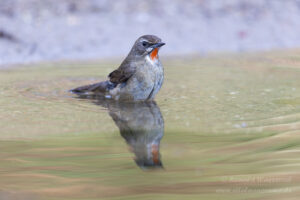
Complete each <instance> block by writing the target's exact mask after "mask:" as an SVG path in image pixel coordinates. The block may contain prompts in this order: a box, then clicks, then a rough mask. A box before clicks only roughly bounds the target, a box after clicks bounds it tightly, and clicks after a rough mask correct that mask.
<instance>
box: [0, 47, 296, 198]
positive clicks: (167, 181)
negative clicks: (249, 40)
mask: <svg viewBox="0 0 300 200" xmlns="http://www.w3.org/2000/svg"><path fill="white" fill-rule="evenodd" d="M299 55H300V54H299V51H294V52H291V51H290V52H273V53H265V54H262V55H256V54H247V55H239V56H236V55H226V56H217V57H207V58H204V59H199V58H192V57H190V58H185V59H180V58H176V59H175V58H174V59H172V60H169V61H168V60H164V64H165V71H166V81H165V84H164V86H163V88H162V90H161V92H160V93H159V94H158V96H157V99H156V100H157V104H153V103H152V104H140V105H136V104H135V105H121V104H112V103H108V104H105V105H104V104H103V103H104V102H103V101H97V100H95V99H79V98H76V96H73V95H72V94H69V93H68V92H67V90H68V89H70V88H73V87H74V86H77V85H83V84H86V83H92V82H97V81H99V80H101V79H103V78H105V77H106V75H107V73H108V72H110V71H111V70H112V68H109V67H108V66H114V65H115V63H112V62H99V63H91V62H89V63H88V62H87V63H81V64H80V63H76V64H64V63H61V64H43V65H36V66H31V67H28V68H20V69H6V70H1V73H0V91H1V93H0V97H1V98H0V104H1V105H5V106H0V113H1V115H0V117H1V120H0V127H1V128H0V129H1V131H0V132H1V133H0V150H1V151H0V163H1V165H0V199H1V200H2V199H16V200H61V199H63V200H68V199H70V200H71V199H78V200H85V199H156V198H157V199H171V200H174V199H224V200H225V199H230V200H232V199H240V200H244V199H270V200H277V199H278V200H282V199H297V198H298V197H299V193H300V190H299V184H300V171H299V165H300V159H299V152H300V93H299V88H300V80H299V77H300V70H299V69H300V56H299ZM71 70H72V73H70V71H71ZM96 74H97V76H95V75H96Z"/></svg>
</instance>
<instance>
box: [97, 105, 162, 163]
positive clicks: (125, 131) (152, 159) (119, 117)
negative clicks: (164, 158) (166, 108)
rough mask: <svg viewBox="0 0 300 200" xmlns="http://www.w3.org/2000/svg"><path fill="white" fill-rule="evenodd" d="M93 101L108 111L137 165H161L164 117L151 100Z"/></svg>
mask: <svg viewBox="0 0 300 200" xmlns="http://www.w3.org/2000/svg"><path fill="white" fill-rule="evenodd" d="M95 103H96V104H97V105H101V106H103V107H105V108H107V109H108V110H109V115H110V116H111V118H112V119H113V120H114V122H115V124H116V125H117V126H118V127H119V129H120V134H121V135H122V137H123V138H124V139H125V140H126V142H127V144H128V145H129V146H130V149H131V150H132V151H133V153H134V154H135V156H136V158H135V162H136V164H137V165H138V166H139V167H141V168H142V169H149V168H162V167H163V165H162V162H161V159H160V153H159V145H160V140H161V138H162V137H163V135H164V120H163V116H162V114H161V112H160V109H159V107H158V106H157V104H156V103H155V102H139V103H124V102H123V103H122V102H115V101H107V100H104V99H97V101H96V102H95Z"/></svg>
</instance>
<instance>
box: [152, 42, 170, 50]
mask: <svg viewBox="0 0 300 200" xmlns="http://www.w3.org/2000/svg"><path fill="white" fill-rule="evenodd" d="M165 44H166V43H163V42H158V43H155V44H153V45H151V47H152V48H153V49H155V48H158V47H162V46H164V45H165Z"/></svg>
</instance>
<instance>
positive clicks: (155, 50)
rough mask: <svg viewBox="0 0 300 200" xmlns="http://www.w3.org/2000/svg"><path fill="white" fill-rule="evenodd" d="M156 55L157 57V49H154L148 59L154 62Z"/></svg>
mask: <svg viewBox="0 0 300 200" xmlns="http://www.w3.org/2000/svg"><path fill="white" fill-rule="evenodd" d="M157 55H158V48H155V49H154V50H153V51H152V52H151V54H150V58H151V60H153V61H154V60H156V59H157Z"/></svg>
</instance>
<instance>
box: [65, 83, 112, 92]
mask: <svg viewBox="0 0 300 200" xmlns="http://www.w3.org/2000/svg"><path fill="white" fill-rule="evenodd" d="M115 86H116V85H115V84H114V83H112V82H110V81H103V82H100V83H95V84H91V85H84V86H81V87H78V88H74V89H72V90H70V92H72V93H75V94H105V93H106V92H107V91H109V90H111V89H113V88H115Z"/></svg>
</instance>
